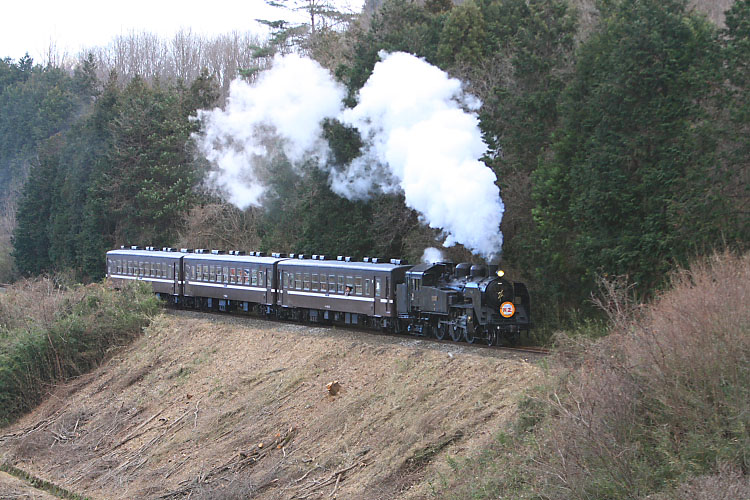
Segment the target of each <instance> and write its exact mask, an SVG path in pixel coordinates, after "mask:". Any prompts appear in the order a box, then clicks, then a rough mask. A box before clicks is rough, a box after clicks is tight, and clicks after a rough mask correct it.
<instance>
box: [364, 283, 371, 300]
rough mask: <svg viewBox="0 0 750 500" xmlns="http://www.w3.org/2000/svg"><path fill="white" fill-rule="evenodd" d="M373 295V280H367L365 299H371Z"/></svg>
mask: <svg viewBox="0 0 750 500" xmlns="http://www.w3.org/2000/svg"><path fill="white" fill-rule="evenodd" d="M371 295H372V280H371V279H366V280H365V297H370V296H371Z"/></svg>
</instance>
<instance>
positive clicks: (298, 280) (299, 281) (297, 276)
mask: <svg viewBox="0 0 750 500" xmlns="http://www.w3.org/2000/svg"><path fill="white" fill-rule="evenodd" d="M294 278H295V283H294V288H296V289H297V290H302V273H295V275H294Z"/></svg>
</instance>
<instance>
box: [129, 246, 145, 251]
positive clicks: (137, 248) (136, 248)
mask: <svg viewBox="0 0 750 500" xmlns="http://www.w3.org/2000/svg"><path fill="white" fill-rule="evenodd" d="M130 249H131V250H143V249H142V248H141V247H139V246H138V245H131V246H130Z"/></svg>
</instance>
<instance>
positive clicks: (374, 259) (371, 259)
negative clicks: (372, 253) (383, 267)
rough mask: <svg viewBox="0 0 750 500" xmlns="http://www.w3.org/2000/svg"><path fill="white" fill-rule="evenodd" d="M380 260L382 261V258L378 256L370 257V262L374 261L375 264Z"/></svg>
mask: <svg viewBox="0 0 750 500" xmlns="http://www.w3.org/2000/svg"><path fill="white" fill-rule="evenodd" d="M379 261H380V259H379V258H377V257H371V258H370V262H372V263H373V264H377V263H378V262H379Z"/></svg>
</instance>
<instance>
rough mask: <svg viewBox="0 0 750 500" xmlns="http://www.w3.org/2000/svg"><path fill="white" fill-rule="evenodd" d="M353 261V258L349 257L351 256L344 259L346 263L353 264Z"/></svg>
mask: <svg viewBox="0 0 750 500" xmlns="http://www.w3.org/2000/svg"><path fill="white" fill-rule="evenodd" d="M351 261H352V258H351V257H349V256H347V257H344V262H351Z"/></svg>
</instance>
